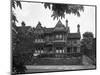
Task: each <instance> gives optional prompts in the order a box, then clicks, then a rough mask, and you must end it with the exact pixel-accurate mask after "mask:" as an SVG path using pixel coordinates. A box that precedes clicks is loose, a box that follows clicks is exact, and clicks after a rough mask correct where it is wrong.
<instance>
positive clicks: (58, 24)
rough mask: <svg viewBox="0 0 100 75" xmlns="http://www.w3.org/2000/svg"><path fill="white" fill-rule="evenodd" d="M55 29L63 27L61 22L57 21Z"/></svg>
mask: <svg viewBox="0 0 100 75" xmlns="http://www.w3.org/2000/svg"><path fill="white" fill-rule="evenodd" d="M55 27H65V26H64V25H63V24H62V22H61V21H60V20H59V21H58V23H57V24H56V26H55Z"/></svg>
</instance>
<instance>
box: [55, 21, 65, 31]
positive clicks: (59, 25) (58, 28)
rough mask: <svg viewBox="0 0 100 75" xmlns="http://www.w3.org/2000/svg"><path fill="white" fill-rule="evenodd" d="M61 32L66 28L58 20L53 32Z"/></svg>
mask: <svg viewBox="0 0 100 75" xmlns="http://www.w3.org/2000/svg"><path fill="white" fill-rule="evenodd" d="M62 30H66V28H65V26H64V24H62V22H61V21H60V20H59V21H58V23H57V24H56V26H55V28H54V31H62Z"/></svg>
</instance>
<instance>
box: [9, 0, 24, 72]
mask: <svg viewBox="0 0 100 75" xmlns="http://www.w3.org/2000/svg"><path fill="white" fill-rule="evenodd" d="M16 6H17V7H19V8H20V9H22V5H21V2H20V1H18V0H11V8H12V10H11V25H12V28H11V30H12V72H13V74H16V73H17V74H18V73H24V72H25V70H26V67H25V66H24V62H23V61H22V59H23V58H22V56H21V55H20V54H18V53H17V49H18V48H17V45H18V43H20V40H19V38H18V35H19V34H18V32H17V26H16V22H18V20H17V18H16V15H15V14H14V11H13V10H14V9H16Z"/></svg>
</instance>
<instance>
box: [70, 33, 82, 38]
mask: <svg viewBox="0 0 100 75" xmlns="http://www.w3.org/2000/svg"><path fill="white" fill-rule="evenodd" d="M80 38H81V35H80V33H68V39H80Z"/></svg>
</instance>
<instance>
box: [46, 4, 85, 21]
mask: <svg viewBox="0 0 100 75" xmlns="http://www.w3.org/2000/svg"><path fill="white" fill-rule="evenodd" d="M44 7H45V8H49V9H51V10H52V11H53V13H52V15H51V17H53V19H54V20H55V19H56V18H57V19H58V18H59V17H61V19H62V18H65V14H75V15H77V16H78V17H80V11H84V7H83V6H82V5H73V4H55V3H44Z"/></svg>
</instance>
